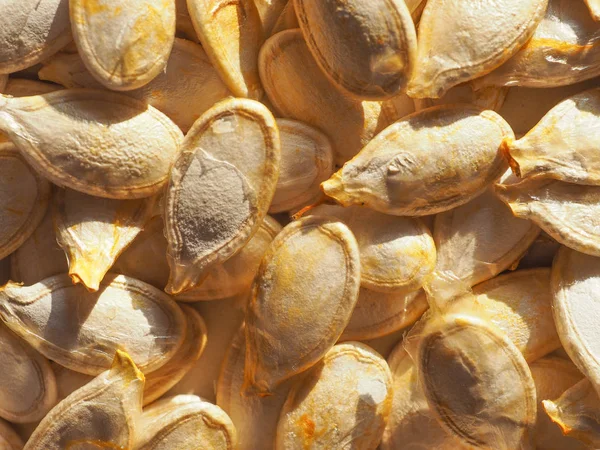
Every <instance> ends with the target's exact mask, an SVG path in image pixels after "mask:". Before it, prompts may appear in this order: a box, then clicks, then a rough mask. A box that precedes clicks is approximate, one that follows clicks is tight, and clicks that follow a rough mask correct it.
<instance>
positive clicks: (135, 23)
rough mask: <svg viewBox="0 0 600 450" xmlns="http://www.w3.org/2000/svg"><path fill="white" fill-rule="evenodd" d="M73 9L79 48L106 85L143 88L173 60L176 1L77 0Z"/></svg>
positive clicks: (121, 87) (72, 13)
mask: <svg viewBox="0 0 600 450" xmlns="http://www.w3.org/2000/svg"><path fill="white" fill-rule="evenodd" d="M69 9H70V16H71V25H72V30H73V37H74V38H75V43H76V44H77V50H78V53H79V54H80V55H81V58H82V59H83V61H84V63H85V65H86V66H87V68H88V69H89V70H90V72H91V73H92V75H93V76H94V77H95V78H96V79H97V80H98V81H99V82H100V83H102V84H103V85H104V86H106V87H108V88H111V89H114V90H123V91H127V90H131V89H135V88H138V87H140V86H143V85H145V84H147V83H148V82H149V81H151V80H152V79H153V78H154V77H156V76H157V75H158V74H159V73H160V72H161V71H162V70H163V69H164V67H165V65H166V64H167V60H168V58H169V53H170V52H171V48H172V46H173V39H174V38H175V2H174V1H173V0H167V1H165V0H128V1H127V2H125V3H124V2H121V1H119V0H72V1H70V2H69Z"/></svg>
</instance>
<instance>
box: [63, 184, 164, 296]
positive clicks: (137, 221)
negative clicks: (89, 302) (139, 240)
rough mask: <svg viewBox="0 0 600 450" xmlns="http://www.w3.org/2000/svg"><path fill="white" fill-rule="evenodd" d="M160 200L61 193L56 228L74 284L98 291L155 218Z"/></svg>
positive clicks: (71, 191) (70, 191)
mask: <svg viewBox="0 0 600 450" xmlns="http://www.w3.org/2000/svg"><path fill="white" fill-rule="evenodd" d="M157 200H158V199H157V198H156V197H149V198H145V199H137V200H115V199H108V198H100V197H92V196H91V195H87V194H82V193H81V192H77V191H73V190H71V189H58V190H57V191H56V194H55V196H54V227H55V230H56V239H57V241H58V244H59V245H60V246H61V248H62V249H63V250H64V252H65V255H66V257H67V260H68V261H69V276H70V277H71V280H73V283H74V284H77V283H82V284H83V285H84V286H85V287H86V288H87V289H88V290H90V291H92V292H95V291H97V290H98V288H99V287H100V282H101V281H102V279H103V278H104V275H106V273H107V272H108V271H109V270H110V268H111V267H112V265H113V263H114V262H115V260H116V259H117V257H118V256H119V255H120V254H121V253H122V252H123V250H125V248H126V247H127V246H128V245H129V244H130V243H131V242H132V241H133V240H134V239H135V237H136V236H137V235H138V234H139V233H140V231H142V229H143V228H144V226H145V225H146V223H148V221H149V220H150V218H151V217H152V216H153V215H154V212H155V208H156V204H157Z"/></svg>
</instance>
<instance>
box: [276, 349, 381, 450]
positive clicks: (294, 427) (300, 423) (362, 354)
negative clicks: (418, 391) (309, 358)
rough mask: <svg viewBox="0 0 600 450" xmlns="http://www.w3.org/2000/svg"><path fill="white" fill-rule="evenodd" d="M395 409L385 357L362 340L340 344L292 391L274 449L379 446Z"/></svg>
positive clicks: (284, 410) (281, 420) (283, 410)
mask: <svg viewBox="0 0 600 450" xmlns="http://www.w3.org/2000/svg"><path fill="white" fill-rule="evenodd" d="M391 408H392V377H391V373H390V369H389V367H388V365H387V363H386V362H385V360H384V359H383V358H382V357H381V356H380V355H379V354H378V353H377V352H375V351H374V350H373V349H371V348H370V347H368V346H366V345H364V344H361V343H359V342H348V343H345V344H340V345H336V346H335V347H333V348H332V349H331V350H329V351H328V352H327V354H326V355H325V357H324V358H323V361H322V363H320V364H319V365H317V366H315V367H313V368H312V369H311V370H310V372H308V373H307V374H306V377H305V378H303V379H302V380H301V381H299V382H297V383H296V384H294V386H293V387H292V389H291V390H290V393H289V394H288V398H287V400H286V402H285V404H284V405H283V409H282V411H281V416H280V418H279V424H278V426H277V438H276V445H275V448H276V449H277V450H291V449H297V448H348V447H350V446H352V447H354V448H364V449H375V448H376V447H377V445H378V444H379V441H380V440H381V435H382V433H383V429H384V427H385V423H386V421H387V418H388V416H389V414H390V411H391Z"/></svg>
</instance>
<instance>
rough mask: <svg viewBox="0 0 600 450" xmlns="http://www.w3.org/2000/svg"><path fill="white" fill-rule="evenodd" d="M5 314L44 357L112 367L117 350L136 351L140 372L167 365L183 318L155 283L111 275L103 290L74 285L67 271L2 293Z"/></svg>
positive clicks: (98, 368)
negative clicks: (92, 289)
mask: <svg viewBox="0 0 600 450" xmlns="http://www.w3.org/2000/svg"><path fill="white" fill-rule="evenodd" d="M0 316H1V318H2V320H3V321H4V322H5V323H6V324H7V325H8V326H9V328H10V329H11V330H12V331H13V332H15V333H16V334H17V335H19V336H21V337H22V338H23V339H25V340H27V342H29V343H30V344H31V345H32V346H33V347H34V348H36V349H37V350H38V351H40V352H41V353H42V354H43V355H45V356H46V357H48V358H49V359H52V360H54V361H57V362H60V364H61V365H63V366H65V367H67V368H69V369H72V370H75V371H78V372H82V373H87V374H90V375H97V374H98V373H100V372H102V371H103V370H105V369H106V368H107V367H109V366H110V363H111V361H112V358H113V357H114V353H115V350H116V349H118V348H123V349H125V350H127V351H128V353H130V354H131V357H132V358H133V359H134V361H137V365H138V366H139V368H140V370H142V371H144V372H151V371H153V370H156V369H158V368H159V367H161V366H163V365H164V364H165V363H166V362H167V361H168V360H169V359H170V358H171V357H173V355H174V354H175V352H176V351H177V349H178V348H179V347H180V346H181V344H182V340H183V335H184V332H185V322H184V316H183V313H182V312H181V309H180V308H179V306H177V304H175V302H174V301H173V300H171V298H170V297H169V296H168V295H166V294H164V293H162V292H160V291H159V290H157V289H156V288H153V287H152V286H150V285H147V284H145V283H142V282H140V281H137V280H134V279H132V278H128V277H125V276H123V275H114V274H113V275H110V274H109V275H107V276H106V277H105V278H104V280H103V281H102V283H101V284H100V290H99V291H98V292H88V291H87V290H86V289H85V288H84V287H83V286H81V285H73V284H72V282H71V279H70V278H69V277H68V275H66V274H64V275H57V276H54V277H51V278H47V279H45V280H43V281H42V282H40V283H37V284H34V285H33V286H29V287H24V286H19V285H16V284H8V285H7V286H6V287H5V288H4V290H2V291H0Z"/></svg>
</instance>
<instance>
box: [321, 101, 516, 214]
mask: <svg viewBox="0 0 600 450" xmlns="http://www.w3.org/2000/svg"><path fill="white" fill-rule="evenodd" d="M511 136H513V134H512V130H511V129H510V127H509V126H508V124H507V123H506V122H505V121H504V120H503V119H502V118H501V117H500V116H499V115H497V114H496V113H494V112H493V111H483V110H480V109H478V108H475V107H472V106H467V105H452V106H439V107H434V108H429V109H426V110H423V111H421V112H418V113H415V114H411V115H410V116H408V117H405V118H404V119H401V120H399V121H398V122H396V123H394V124H393V125H390V126H389V127H387V128H386V129H385V130H384V131H382V132H381V133H379V134H378V135H377V136H376V137H375V138H374V139H373V140H372V141H371V142H370V143H369V144H368V145H367V146H366V147H365V148H364V149H363V150H361V152H360V153H359V154H358V155H356V157H354V158H353V159H352V160H351V161H349V162H348V163H346V164H345V165H344V167H343V168H342V169H341V170H339V171H338V172H337V173H336V174H334V175H333V176H332V177H331V178H330V179H329V180H327V181H325V182H324V183H323V184H322V185H321V187H322V189H323V191H324V192H325V194H327V195H328V196H330V197H332V198H334V199H335V200H336V201H338V202H339V203H341V204H342V205H343V206H350V205H356V204H358V205H365V206H367V207H369V208H372V209H374V210H376V211H380V212H382V213H385V214H394V215H407V216H422V215H428V214H434V213H439V212H442V211H447V210H449V209H452V208H455V207H457V206H460V205H462V204H465V203H467V202H468V201H469V200H471V199H473V198H474V197H476V196H477V195H479V194H481V193H483V191H484V190H485V189H486V187H487V186H488V185H489V184H490V183H492V182H493V181H494V180H495V179H497V178H499V177H500V175H502V173H503V172H504V171H505V170H506V163H505V161H504V160H503V158H502V155H501V153H500V152H499V148H500V144H501V143H502V141H503V139H505V138H507V137H511ZM439 142H444V143H445V145H443V146H440V145H439Z"/></svg>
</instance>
